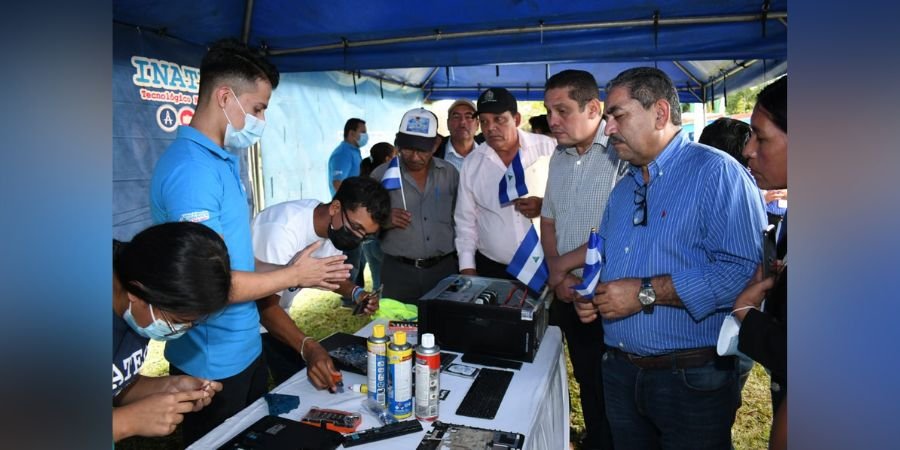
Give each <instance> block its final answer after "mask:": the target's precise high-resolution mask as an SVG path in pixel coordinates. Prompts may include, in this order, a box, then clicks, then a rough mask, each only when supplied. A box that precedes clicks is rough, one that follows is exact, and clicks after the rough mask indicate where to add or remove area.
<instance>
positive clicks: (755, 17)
mask: <svg viewBox="0 0 900 450" xmlns="http://www.w3.org/2000/svg"><path fill="white" fill-rule="evenodd" d="M248 1H250V2H252V0H248ZM763 17H764V16H763V15H762V14H739V15H730V16H700V17H673V18H665V19H664V18H659V19H658V20H654V19H653V18H650V19H632V20H618V21H610V22H587V23H573V24H560V25H547V24H546V23H542V24H541V25H538V26H527V27H510V28H498V29H493V30H476V31H461V32H456V33H445V32H442V31H441V30H435V32H434V33H433V34H427V35H417V36H405V37H397V38H389V39H368V40H361V41H349V40H346V41H341V42H338V43H334V44H323V45H313V46H310V47H298V48H286V49H279V50H272V49H270V50H269V51H268V54H269V55H271V56H286V55H296V54H300V53H313V52H320V51H328V50H341V49H345V48H351V47H371V46H378V45H388V44H401V43H409V42H425V41H439V40H446V39H463V38H472V37H481V36H499V35H513V34H526V33H544V32H550V31H583V30H592V29H603V28H626V27H661V26H678V25H697V24H720V23H733V22H755V21H759V20H762V19H763ZM765 18H766V19H771V20H783V19H787V12H786V11H785V12H782V11H777V12H769V13H768V14H766V15H765Z"/></svg>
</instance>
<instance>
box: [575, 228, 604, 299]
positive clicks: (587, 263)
mask: <svg viewBox="0 0 900 450" xmlns="http://www.w3.org/2000/svg"><path fill="white" fill-rule="evenodd" d="M602 267H603V238H602V237H600V234H599V233H597V229H596V228H592V229H591V235H590V237H588V247H587V254H585V256H584V273H582V274H581V276H582V277H583V281H582V282H581V284H579V285H577V286H572V289H575V292H577V293H578V295H581V296H582V297H584V298H588V299H589V298H593V297H594V288H596V287H597V282H598V281H600V269H601V268H602Z"/></svg>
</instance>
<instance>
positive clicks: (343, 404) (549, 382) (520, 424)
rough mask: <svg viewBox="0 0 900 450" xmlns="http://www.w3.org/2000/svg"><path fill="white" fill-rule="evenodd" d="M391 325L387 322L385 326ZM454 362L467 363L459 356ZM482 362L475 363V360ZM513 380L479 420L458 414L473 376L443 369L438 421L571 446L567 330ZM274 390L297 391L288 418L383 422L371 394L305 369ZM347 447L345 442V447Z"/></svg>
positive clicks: (354, 378) (348, 377)
mask: <svg viewBox="0 0 900 450" xmlns="http://www.w3.org/2000/svg"><path fill="white" fill-rule="evenodd" d="M376 323H386V321H384V320H381V321H374V322H371V323H369V324H368V325H367V326H365V327H363V328H362V329H361V330H359V331H358V332H357V333H356V334H357V335H360V336H369V335H370V334H371V330H372V326H373V325H374V324H376ZM385 328H387V327H385ZM454 362H456V363H461V361H460V359H459V358H457V359H456V360H455V361H454ZM471 365H473V366H477V365H475V364H471ZM514 373H515V375H514V376H513V379H512V382H511V383H510V385H509V387H508V388H507V390H506V395H505V396H504V397H503V403H501V404H500V410H499V411H498V412H497V416H496V417H495V418H494V419H493V420H487V419H476V418H473V417H466V416H457V415H456V414H454V412H455V411H456V408H457V407H459V404H460V402H462V399H463V397H464V396H465V395H466V391H468V389H469V386H471V384H472V379H470V378H463V377H459V376H455V375H448V374H445V373H442V374H441V389H449V390H450V394H449V395H448V396H447V399H446V400H443V401H441V404H440V417H439V418H438V420H441V421H442V422H446V423H454V424H461V425H470V426H474V427H480V428H489V429H496V430H502V431H512V432H517V433H522V434H524V435H525V448H526V449H532V450H545V449H565V448H568V447H569V387H568V378H567V376H566V362H565V358H564V356H563V350H562V333H561V332H560V330H559V328H558V327H552V326H551V327H548V328H547V332H546V334H545V335H544V339H543V341H542V342H541V345H540V348H539V349H538V353H537V356H536V357H535V359H534V362H533V363H524V364H523V365H522V369H521V370H516V371H514ZM365 382H366V379H365V377H364V376H362V375H358V374H355V373H350V372H344V385H345V386H349V385H350V384H354V383H365ZM272 392H275V393H279V394H290V395H297V396H299V397H300V406H299V407H298V408H297V409H294V410H293V411H290V412H288V413H286V414H282V415H281V416H282V417H285V418H288V419H293V420H300V418H301V417H302V416H303V415H304V414H305V413H306V412H307V411H309V409H310V408H311V407H313V406H318V407H322V408H333V409H340V410H345V411H358V412H360V413H361V414H362V418H363V419H362V424H360V426H359V428H358V429H357V431H361V430H364V429H367V428H372V427H376V426H380V423H379V422H378V419H377V418H375V417H374V416H372V415H371V414H369V413H367V412H364V411H363V409H362V407H361V403H362V401H363V399H365V394H357V393H354V392H350V391H349V390H345V392H344V393H342V394H331V393H329V392H328V391H327V390H322V391H319V390H316V389H315V387H313V386H312V384H311V383H310V382H309V378H307V376H306V370H302V371H300V372H299V373H297V374H296V375H294V376H293V377H291V378H289V379H288V380H287V381H285V382H284V383H282V384H281V385H279V386H278V387H276V388H275V389H273V390H272ZM268 410H269V408H268V405H267V404H266V401H265V399H264V398H260V399H259V400H257V401H255V402H254V403H252V404H251V405H250V406H248V407H247V408H245V409H244V410H242V411H241V412H239V413H237V414H235V415H234V416H233V417H231V418H229V419H227V420H226V421H225V422H224V423H222V424H221V425H219V426H218V427H216V428H214V429H213V430H212V431H210V432H209V433H208V434H207V435H206V436H204V437H203V438H201V439H200V440H198V441H197V442H195V443H194V444H193V445H191V446H190V447H188V448H189V449H214V448H218V447H219V446H221V445H222V444H224V443H225V442H227V441H228V440H229V439H231V438H232V437H234V436H235V435H237V434H238V433H239V432H241V431H242V430H244V429H245V428H247V427H249V426H250V425H252V424H253V423H254V422H256V421H257V420H259V419H260V418H262V417H263V416H266V415H268V413H269V412H268ZM422 428H423V429H424V430H423V431H421V432H419V433H414V434H408V435H405V436H398V437H395V438H390V439H385V440H382V441H378V442H373V443H370V444H366V445H359V446H356V447H352V448H354V449H360V450H367V449H393V450H396V449H415V448H416V446H417V445H418V444H419V442H420V441H421V440H422V437H423V436H424V435H425V431H427V430H429V429H430V428H431V424H430V423H429V422H425V421H422ZM341 448H343V447H341Z"/></svg>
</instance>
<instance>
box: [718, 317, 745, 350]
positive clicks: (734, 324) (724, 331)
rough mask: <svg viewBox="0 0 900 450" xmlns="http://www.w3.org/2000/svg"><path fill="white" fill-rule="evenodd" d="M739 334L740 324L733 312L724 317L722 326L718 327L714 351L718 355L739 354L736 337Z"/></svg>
mask: <svg viewBox="0 0 900 450" xmlns="http://www.w3.org/2000/svg"><path fill="white" fill-rule="evenodd" d="M740 334H741V324H740V322H738V321H737V319H736V318H735V317H734V312H732V313H731V314H728V315H727V316H726V317H725V321H724V322H722V328H720V329H719V341H718V343H716V353H718V354H719V356H730V355H740V356H745V355H744V354H743V353H741V352H739V351H738V337H739V336H740Z"/></svg>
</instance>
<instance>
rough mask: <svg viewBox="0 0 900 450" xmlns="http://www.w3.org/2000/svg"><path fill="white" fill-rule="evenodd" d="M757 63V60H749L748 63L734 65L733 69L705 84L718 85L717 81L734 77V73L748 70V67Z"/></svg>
mask: <svg viewBox="0 0 900 450" xmlns="http://www.w3.org/2000/svg"><path fill="white" fill-rule="evenodd" d="M758 62H759V60H758V59H751V60H749V61H744V62H741V63H737V64H736V65H735V67H733V68H732V69H731V70H728V71H725V72H724V73H722V75H719V76H718V77H716V78H713V79H711V80H709V81H708V82H707V84H716V83H718V82H719V81H721V80H724V79H725V78H726V77H731V76H734V74H736V73H738V72H740V71H742V70H744V69H746V68H748V67H750V66H752V65H754V64H756V63H758Z"/></svg>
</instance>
